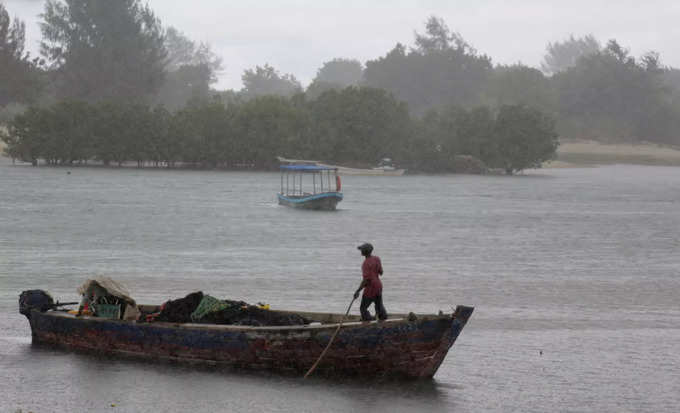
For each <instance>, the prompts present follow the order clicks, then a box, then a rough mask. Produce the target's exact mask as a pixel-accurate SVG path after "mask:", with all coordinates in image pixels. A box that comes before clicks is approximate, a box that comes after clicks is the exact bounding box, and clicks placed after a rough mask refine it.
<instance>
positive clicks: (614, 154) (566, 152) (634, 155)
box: [544, 141, 680, 168]
mask: <svg viewBox="0 0 680 413" xmlns="http://www.w3.org/2000/svg"><path fill="white" fill-rule="evenodd" d="M607 164H634V165H664V166H680V150H678V149H675V148H671V147H667V146H660V145H655V144H650V143H644V144H635V145H632V144H603V143H599V142H595V141H562V142H560V146H559V148H558V149H557V160H556V161H552V162H548V163H546V164H545V165H544V167H547V168H560V167H570V166H595V165H607Z"/></svg>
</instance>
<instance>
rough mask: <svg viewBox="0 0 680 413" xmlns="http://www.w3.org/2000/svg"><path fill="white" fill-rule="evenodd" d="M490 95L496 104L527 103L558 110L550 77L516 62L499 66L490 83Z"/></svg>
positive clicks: (535, 106)
mask: <svg viewBox="0 0 680 413" xmlns="http://www.w3.org/2000/svg"><path fill="white" fill-rule="evenodd" d="M489 97H490V98H492V99H494V100H495V102H496V105H498V106H500V105H527V106H531V107H534V108H541V109H542V110H544V111H550V112H552V111H555V110H556V96H555V91H554V88H553V87H552V84H551V83H550V79H549V78H546V77H545V76H544V75H543V73H542V72H541V71H540V70H538V69H534V68H532V67H528V66H524V65H522V64H516V65H512V66H497V67H496V68H495V70H494V73H493V76H492V77H491V80H490V83H489Z"/></svg>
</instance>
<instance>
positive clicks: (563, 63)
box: [541, 34, 601, 75]
mask: <svg viewBox="0 0 680 413" xmlns="http://www.w3.org/2000/svg"><path fill="white" fill-rule="evenodd" d="M600 49H601V46H600V42H598V41H597V39H596V38H595V37H594V36H593V35H592V34H589V35H586V36H583V37H579V38H574V36H573V35H572V36H569V38H568V39H567V40H565V41H563V42H555V43H548V46H547V47H546V55H545V57H544V58H543V62H542V63H541V69H542V70H543V71H544V72H545V73H547V74H549V75H554V74H556V73H559V72H563V71H565V70H567V69H569V68H570V67H573V66H575V65H576V63H578V60H579V59H580V58H582V57H585V56H589V55H592V54H595V53H597V52H599V51H600Z"/></svg>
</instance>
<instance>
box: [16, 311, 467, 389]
mask: <svg viewBox="0 0 680 413" xmlns="http://www.w3.org/2000/svg"><path fill="white" fill-rule="evenodd" d="M472 311H473V308H472V307H465V306H459V307H458V308H457V309H456V312H455V313H454V314H453V315H448V316H429V317H424V318H421V319H418V320H416V321H408V320H406V319H393V320H387V321H385V322H370V323H362V322H350V323H346V324H345V325H343V326H342V328H341V329H340V332H339V333H338V335H337V337H336V338H335V340H334V341H333V344H332V345H331V347H330V349H329V350H328V352H327V353H326V355H325V357H324V358H323V359H322V360H321V362H320V363H319V365H318V367H317V370H316V371H315V374H320V375H342V376H389V377H408V378H431V377H432V376H434V374H435V373H436V371H437V369H438V368H439V366H440V364H441V363H442V361H443V360H444V357H445V356H446V354H447V352H448V350H449V348H450V347H451V346H452V345H453V343H454V342H455V341H456V339H457V338H458V335H459V334H460V332H461V330H462V329H463V327H464V326H465V323H466V322H467V320H468V318H469V317H470V315H471V314H472ZM28 318H29V321H30V325H31V332H32V336H33V342H34V343H41V344H49V345H55V346H60V347H64V348H68V349H71V350H84V351H94V352H97V353H103V354H112V355H129V356H136V357H142V358H146V359H158V360H164V359H166V360H180V361H188V362H205V363H209V364H223V365H227V366H230V367H234V368H244V369H253V370H270V371H277V372H282V373H286V372H287V373H291V374H296V375H302V374H304V373H305V372H306V371H307V370H308V369H309V368H310V367H311V366H312V365H313V364H314V362H315V361H316V360H317V358H318V357H319V355H320V354H321V352H322V351H323V349H324V348H325V347H326V345H327V344H328V342H329V340H330V338H331V336H332V335H333V332H334V331H335V329H336V328H337V325H336V324H324V325H308V326H287V327H249V326H231V325H230V326H226V325H212V324H173V323H160V322H158V323H136V322H129V321H121V320H111V319H102V318H96V317H75V316H74V315H71V314H68V313H65V312H60V311H48V312H45V313H41V312H39V311H36V310H33V311H31V312H30V314H29V315H28Z"/></svg>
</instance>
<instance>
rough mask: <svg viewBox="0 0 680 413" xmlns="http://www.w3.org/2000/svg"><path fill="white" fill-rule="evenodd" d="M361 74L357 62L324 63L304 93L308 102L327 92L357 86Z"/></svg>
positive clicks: (346, 60)
mask: <svg viewBox="0 0 680 413" xmlns="http://www.w3.org/2000/svg"><path fill="white" fill-rule="evenodd" d="M363 72H364V69H363V67H362V65H361V62H359V61H358V60H353V59H333V60H331V61H329V62H325V63H324V64H323V66H322V67H321V68H320V69H319V70H318V71H317V73H316V77H315V78H314V80H312V83H311V84H310V85H309V87H307V90H306V92H305V93H306V95H307V97H308V98H309V99H310V100H314V99H316V98H318V97H319V96H320V95H321V94H322V93H323V92H325V91H327V90H331V89H344V88H346V87H347V86H357V85H359V84H360V83H361V81H362V78H363Z"/></svg>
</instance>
